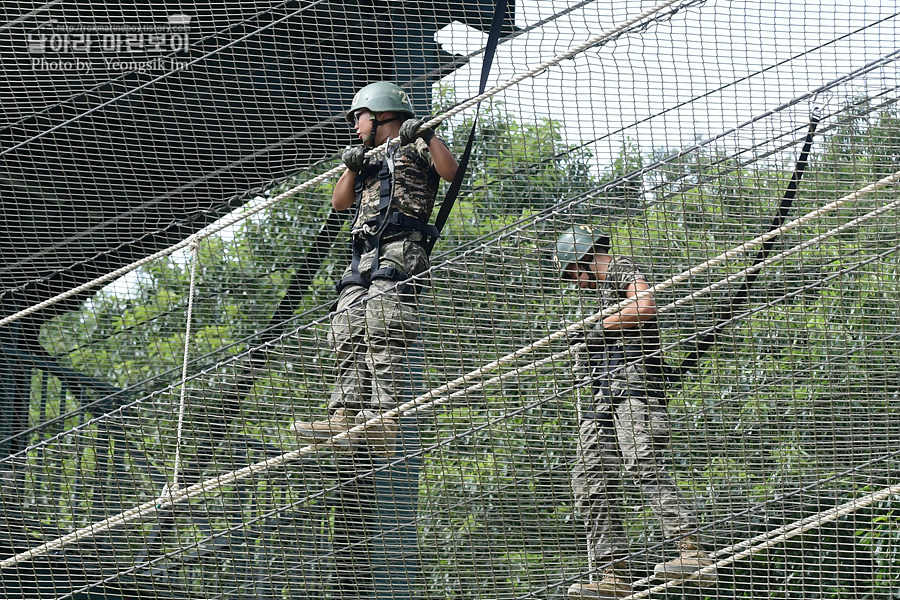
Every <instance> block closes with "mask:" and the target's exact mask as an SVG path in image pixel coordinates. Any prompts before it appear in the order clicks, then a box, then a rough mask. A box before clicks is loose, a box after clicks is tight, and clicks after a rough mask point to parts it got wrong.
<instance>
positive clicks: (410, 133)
mask: <svg viewBox="0 0 900 600" xmlns="http://www.w3.org/2000/svg"><path fill="white" fill-rule="evenodd" d="M426 120H427V119H416V118H412V119H407V120H405V121H403V125H401V126H400V145H401V146H405V145H407V144H412V143H413V142H414V141H416V138H422V139H423V140H424V141H425V143H426V144H428V143H429V142H431V140H432V139H433V138H434V129H432V128H431V127H428V128H426V129H424V130H422V131H419V130H420V129H422V125H424V124H425V121H426Z"/></svg>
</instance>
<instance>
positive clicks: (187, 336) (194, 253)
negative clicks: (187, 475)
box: [160, 240, 200, 496]
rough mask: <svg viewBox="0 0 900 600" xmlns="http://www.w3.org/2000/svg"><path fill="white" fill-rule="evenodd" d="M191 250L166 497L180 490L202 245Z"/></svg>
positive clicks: (196, 245)
mask: <svg viewBox="0 0 900 600" xmlns="http://www.w3.org/2000/svg"><path fill="white" fill-rule="evenodd" d="M190 248H191V281H190V285H189V287H188V304H187V315H185V318H186V319H187V324H186V325H185V327H184V356H183V358H182V364H181V391H180V393H179V396H178V425H177V430H176V432H175V470H174V473H173V474H172V486H171V488H164V489H163V492H162V493H161V494H160V496H165V495H166V493H167V492H168V491H171V490H177V489H178V474H179V471H180V470H181V436H182V431H183V430H184V407H185V401H186V398H187V373H188V364H189V363H190V360H189V356H190V344H191V321H192V320H193V313H194V291H195V290H196V287H197V262H198V261H199V259H200V244H199V243H198V242H197V241H196V240H194V241H192V242H191V243H190Z"/></svg>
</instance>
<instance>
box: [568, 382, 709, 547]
mask: <svg viewBox="0 0 900 600" xmlns="http://www.w3.org/2000/svg"><path fill="white" fill-rule="evenodd" d="M630 369H631V368H630V367H629V370H630ZM630 375H634V373H630ZM636 379H637V378H634V377H629V378H628V379H627V380H626V379H619V380H611V381H609V382H608V385H607V386H604V387H605V388H606V390H598V391H597V392H596V394H595V395H594V396H593V406H592V407H589V408H590V409H592V410H585V411H582V415H581V422H580V425H579V437H578V461H577V463H576V466H575V469H574V471H573V475H572V487H573V490H574V493H575V506H576V510H577V512H578V514H579V516H580V517H581V518H582V519H583V520H584V523H585V525H586V526H587V530H588V552H589V556H591V557H592V558H593V560H594V561H595V562H596V563H601V562H608V561H609V560H612V559H616V558H620V557H623V556H626V555H627V554H628V553H629V543H628V539H627V537H626V535H625V529H624V527H623V511H624V507H623V506H622V504H623V502H624V497H623V493H622V475H623V473H624V474H626V475H628V476H630V477H631V478H632V479H633V480H634V482H635V483H636V484H637V485H638V486H639V487H640V492H641V496H642V498H643V501H644V502H645V503H646V504H648V505H649V506H651V507H652V508H653V510H654V512H655V514H656V516H657V518H658V519H659V520H660V522H661V524H662V528H663V533H664V534H665V535H666V537H673V536H677V535H681V534H685V533H688V532H689V531H692V530H694V529H696V527H697V521H696V518H695V517H694V515H693V513H692V512H691V511H690V510H688V509H687V508H686V506H685V503H684V501H683V499H682V498H681V496H680V494H679V493H678V488H677V487H676V485H675V482H674V481H673V480H672V478H671V476H670V475H669V474H668V473H667V467H668V461H667V460H666V459H665V458H664V453H665V452H667V451H668V446H669V419H668V414H667V411H666V407H665V404H664V391H663V389H662V386H663V385H664V384H663V382H662V381H659V382H656V381H653V380H652V379H651V380H649V381H648V380H646V379H644V380H643V381H644V383H643V384H641V385H638V383H637V381H636ZM607 394H608V395H607Z"/></svg>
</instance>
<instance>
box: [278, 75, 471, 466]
mask: <svg viewBox="0 0 900 600" xmlns="http://www.w3.org/2000/svg"><path fill="white" fill-rule="evenodd" d="M347 120H348V121H349V122H350V123H352V124H354V126H355V129H356V133H357V135H358V136H359V138H360V140H361V142H362V144H361V145H358V146H351V147H350V148H348V149H347V150H345V151H344V154H343V156H342V158H343V161H344V164H345V166H346V167H347V170H346V171H344V173H343V175H342V176H341V177H340V179H339V180H338V182H337V184H336V185H335V188H334V192H333V194H332V199H331V203H332V206H334V208H335V209H336V210H347V209H349V208H351V206H353V205H354V204H355V205H356V216H355V218H354V220H353V223H352V225H351V239H352V247H353V259H352V261H351V264H350V265H349V266H348V267H347V269H346V270H345V272H344V275H343V278H342V280H341V283H340V284H339V286H338V290H339V297H338V300H337V304H336V306H335V309H334V311H333V312H332V314H331V330H330V332H329V342H330V343H331V345H332V347H333V348H334V351H335V355H336V358H337V384H336V385H335V388H334V391H333V393H332V396H331V399H330V401H329V404H328V408H329V413H330V417H329V418H328V419H327V420H323V421H312V422H309V421H298V422H296V423H294V424H293V425H292V426H291V430H292V431H293V432H294V433H295V434H297V435H298V436H300V437H304V438H309V439H324V438H329V437H332V436H333V435H336V434H338V433H340V432H343V431H347V430H348V429H351V428H352V427H353V426H355V425H357V424H361V423H364V422H366V421H370V420H372V419H373V418H377V417H378V416H379V415H380V413H381V412H383V411H385V410H389V409H392V408H395V407H396V406H398V405H399V404H400V400H401V399H408V392H409V390H407V389H406V386H408V385H409V381H410V373H409V365H408V356H407V354H408V352H407V351H408V348H409V346H410V344H411V343H412V342H413V341H414V340H415V339H416V337H417V335H418V331H419V322H418V314H417V310H416V303H415V292H416V285H415V284H410V283H408V282H407V281H406V280H408V279H409V278H410V277H414V276H416V275H419V274H421V273H422V272H424V271H426V270H427V269H428V268H429V262H428V252H427V250H426V248H425V246H424V243H425V241H426V238H427V237H428V236H429V235H436V234H437V231H436V230H435V229H434V227H433V226H430V225H428V221H429V219H430V217H431V212H432V209H433V207H434V202H435V197H436V196H437V191H438V184H439V182H440V180H441V179H444V180H446V181H452V179H453V177H454V175H455V174H456V170H457V162H456V159H455V158H454V156H453V154H451V152H450V151H449V150H448V149H447V146H446V145H444V143H443V142H442V141H441V140H440V138H438V137H437V136H436V135H435V133H434V131H433V130H432V129H431V128H425V127H423V124H424V122H425V121H424V119H416V118H415V117H414V114H413V109H412V106H411V104H410V102H409V98H408V96H407V94H406V92H405V91H404V90H403V89H402V88H400V87H399V86H397V85H394V84H393V83H388V82H379V83H373V84H371V85H368V86H366V87H364V88H363V89H361V90H360V91H359V92H357V94H356V96H355V97H354V99H353V102H352V104H351V106H350V109H349V110H348V111H347ZM396 138H399V140H400V144H399V145H390V146H389V148H388V150H387V152H386V155H385V156H384V157H383V159H382V160H381V161H378V162H377V163H374V164H372V163H370V161H369V160H367V159H366V158H365V156H364V155H365V153H366V151H367V150H369V149H371V148H374V147H376V146H380V145H382V144H384V143H385V142H388V141H389V140H393V139H396ZM397 430H398V423H397V422H396V421H395V420H393V419H387V418H382V419H381V421H380V422H378V424H377V426H376V425H372V426H370V427H369V428H368V429H367V430H366V434H365V435H364V438H365V439H364V440H363V439H361V438H359V437H355V438H352V439H351V438H347V439H344V440H343V441H342V443H343V445H344V446H345V447H346V448H348V449H355V448H356V447H357V445H358V444H359V443H360V442H362V441H365V442H367V445H368V447H369V450H370V451H371V452H372V453H374V454H379V455H383V456H391V455H392V454H393V453H394V443H395V439H396V435H397Z"/></svg>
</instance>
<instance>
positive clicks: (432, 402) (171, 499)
mask: <svg viewBox="0 0 900 600" xmlns="http://www.w3.org/2000/svg"><path fill="white" fill-rule="evenodd" d="M897 181H900V171H897V172H895V173H893V174H892V175H889V176H888V177H885V178H883V179H881V180H879V181H877V182H875V183H872V184H870V185H867V186H865V187H863V188H861V189H859V190H857V191H856V192H853V193H851V194H848V195H846V196H844V197H842V198H840V199H838V200H835V201H833V202H831V203H829V204H826V205H824V206H822V207H820V208H818V209H815V210H813V211H810V212H809V213H807V214H806V215H803V216H802V217H799V218H797V219H794V220H793V221H790V222H789V223H786V224H785V225H783V226H781V227H779V228H777V229H773V230H771V231H769V232H766V233H765V234H762V235H760V236H757V237H756V238H754V239H752V240H749V241H747V242H745V243H743V244H740V245H739V246H736V247H735V248H733V249H731V250H729V251H727V252H723V253H722V254H720V255H718V256H716V257H714V258H712V259H709V260H707V261H704V262H703V263H701V264H699V265H697V266H695V267H693V268H691V269H688V270H686V271H683V272H682V273H680V274H678V275H676V276H674V277H671V278H669V279H667V280H666V281H664V282H662V283H660V284H657V285H655V286H652V287H651V288H649V289H648V290H646V291H645V292H641V293H640V294H638V296H637V298H638V299H639V298H641V297H644V296H648V295H651V294H654V293H656V292H658V291H661V290H664V289H667V288H669V287H671V286H673V285H674V284H676V283H679V282H681V281H685V280H687V279H689V278H690V277H692V276H694V275H697V274H699V273H701V272H703V271H705V270H708V269H709V268H711V267H713V266H716V265H719V264H722V263H723V262H725V261H727V260H729V259H731V258H734V257H737V256H739V255H741V254H743V253H744V252H746V251H747V250H750V249H753V248H756V247H759V246H761V245H762V244H764V243H765V242H766V241H767V240H769V239H772V238H774V237H777V236H779V235H781V234H783V233H785V232H787V231H792V230H794V229H797V228H798V227H800V226H802V225H804V224H806V223H809V222H811V221H813V220H815V219H817V218H820V217H822V216H824V215H827V214H829V213H831V212H833V211H835V210H837V209H839V208H842V207H845V206H847V205H849V204H852V202H854V201H856V200H859V199H860V198H861V197H863V196H865V195H866V194H869V193H872V192H875V191H879V190H881V189H884V188H886V187H888V186H889V185H892V184H893V183H896V182H897ZM897 206H900V200H895V201H894V202H891V203H889V204H887V205H884V206H882V207H880V208H879V209H876V210H874V211H871V212H870V213H867V214H866V215H862V216H860V217H858V218H856V219H854V220H853V221H851V222H848V223H847V224H844V225H841V226H840V227H838V228H835V229H834V230H832V231H831V232H826V233H824V234H821V235H819V236H816V238H814V239H815V240H817V241H821V239H824V238H825V237H827V236H828V235H837V234H838V233H840V232H841V231H844V230H846V229H847V228H849V227H850V226H851V225H850V223H853V225H852V226H855V225H857V224H859V223H861V222H864V221H866V220H868V219H871V218H874V217H876V216H878V215H880V214H883V213H884V212H886V211H888V210H893V209H894V208H896V207H897ZM810 243H813V242H812V241H809V242H807V243H805V244H801V246H802V247H804V248H805V247H807V246H808V245H809V244H810ZM798 251H799V250H795V249H791V250H786V251H784V252H782V253H780V254H778V255H775V256H772V257H769V258H768V259H767V260H766V261H763V262H762V263H759V264H756V265H753V266H751V267H748V268H747V269H744V270H742V271H740V272H738V273H735V274H734V275H731V276H730V277H728V278H725V279H724V280H722V281H721V282H717V283H716V284H712V285H710V286H707V287H706V288H704V290H700V291H697V292H695V293H692V294H689V296H688V297H687V299H685V300H683V301H679V302H676V303H673V304H672V305H673V306H675V305H678V304H680V303H681V302H687V301H689V300H690V299H694V298H697V297H699V296H700V295H702V294H701V292H703V293H708V292H709V291H712V290H714V289H718V287H721V286H722V285H727V283H726V282H727V281H729V280H734V279H735V278H740V277H743V276H745V275H746V274H747V273H748V272H752V271H753V270H758V269H761V268H763V267H765V266H767V265H768V264H771V263H772V262H774V261H776V260H780V259H781V258H783V257H784V256H787V255H789V254H793V253H795V252H798ZM633 301H634V299H630V298H629V299H626V300H623V301H621V302H619V303H617V304H615V305H613V306H610V307H609V308H607V309H604V310H602V311H600V312H598V313H596V314H594V315H591V316H589V317H587V318H585V319H583V320H581V321H578V322H576V323H573V324H571V325H569V326H568V327H566V328H565V329H561V330H559V331H557V332H555V333H553V334H551V335H549V336H546V337H544V338H542V339H540V340H537V341H535V342H532V343H531V344H528V345H526V346H524V347H522V348H520V349H519V350H517V351H515V352H512V353H509V354H507V355H506V356H503V357H501V358H499V359H496V360H494V361H492V362H490V363H488V364H487V365H484V366H482V367H480V368H478V369H475V370H473V371H471V372H469V373H466V374H465V375H463V376H461V377H459V378H457V379H455V380H453V381H450V382H448V383H446V384H444V385H441V386H439V387H437V388H435V389H433V390H430V391H428V392H426V393H424V394H422V395H420V396H418V397H416V398H414V399H413V400H410V401H409V402H406V403H404V404H401V405H400V406H398V407H396V408H394V409H391V410H388V411H385V412H384V413H382V414H379V415H377V416H375V417H373V418H372V419H370V420H368V421H366V422H365V423H362V424H359V425H356V426H354V427H353V428H351V429H349V430H347V431H344V432H341V433H339V434H337V435H335V436H333V437H332V438H330V439H329V440H326V441H323V442H322V443H319V444H312V445H309V446H305V447H303V448H300V449H298V450H294V451H291V452H287V453H284V454H282V455H279V456H275V457H271V458H268V459H266V460H263V461H259V462H256V463H253V464H251V465H248V466H246V467H243V468H241V469H237V470H234V471H230V472H228V473H224V474H221V475H218V476H216V477H213V478H211V479H208V480H204V481H200V482H198V483H196V484H194V485H192V486H190V487H188V488H185V489H179V490H173V491H171V493H170V494H168V495H166V496H161V497H159V498H156V499H154V500H150V501H148V502H145V503H143V504H141V505H139V506H136V507H133V508H131V509H129V510H126V511H123V512H121V513H119V514H117V515H113V516H112V517H109V518H107V519H104V520H102V521H99V522H97V523H94V524H92V525H89V526H87V527H84V528H81V529H79V530H76V531H73V532H71V533H69V534H67V535H64V536H61V537H59V538H57V539H55V540H51V541H49V542H46V543H44V544H41V545H39V546H37V547H35V548H32V549H30V550H26V551H24V552H21V553H19V554H16V555H15V556H12V557H9V558H7V559H4V560H2V561H0V569H2V568H8V567H10V566H14V565H16V564H19V563H21V562H26V561H30V560H33V559H34V558H36V557H38V556H43V555H45V554H47V553H49V552H51V551H53V550H58V549H61V548H64V547H66V546H69V545H71V544H73V543H77V542H80V541H83V540H85V539H90V538H92V537H94V536H96V535H97V534H99V533H103V532H105V531H108V530H110V529H113V528H115V527H120V526H123V525H127V524H130V523H134V522H140V521H143V520H146V519H147V518H149V517H150V516H152V515H154V514H156V513H158V512H159V511H160V510H162V509H165V508H168V507H170V506H173V505H175V504H178V503H181V502H184V501H187V500H190V499H192V498H195V497H199V496H201V495H205V494H208V493H213V492H216V491H217V490H219V489H220V488H221V487H223V486H225V485H228V484H230V483H233V482H235V481H239V480H241V479H244V478H246V477H250V476H252V475H254V474H256V473H262V472H266V471H268V470H270V469H274V468H278V467H281V466H283V465H285V464H287V463H290V462H294V461H296V460H298V459H299V458H301V457H302V456H303V455H304V454H308V453H310V452H314V451H317V450H318V449H320V448H324V447H329V446H331V445H333V444H335V443H342V442H343V441H344V440H345V439H347V438H348V437H350V436H354V435H356V434H358V433H361V432H364V431H366V430H367V429H369V428H371V427H377V426H379V424H380V423H382V422H383V419H385V418H395V417H399V416H407V415H415V414H416V413H417V412H420V411H425V410H433V409H434V408H435V407H437V406H441V405H444V404H447V403H448V402H450V401H452V400H454V399H456V398H459V397H463V396H465V395H467V394H469V393H471V392H472V391H477V390H479V389H481V388H483V387H485V386H487V385H492V384H496V383H499V382H502V381H504V380H505V379H508V378H509V377H511V376H513V375H519V374H521V373H524V372H527V371H531V370H533V369H534V368H535V366H539V365H543V364H548V363H550V362H554V361H557V360H561V359H563V358H565V357H566V356H568V355H570V354H571V352H572V350H573V347H569V348H567V349H566V350H564V351H562V352H559V353H556V354H552V355H550V356H548V357H545V358H542V359H540V360H538V361H535V362H532V363H530V364H528V365H524V366H520V367H515V368H513V369H510V370H509V371H505V372H503V373H500V374H498V375H495V376H493V377H490V378H488V379H484V377H485V375H487V374H489V373H491V372H493V371H496V370H498V369H499V368H500V367H503V366H505V365H508V364H510V363H513V362H515V361H516V360H518V359H519V358H520V357H522V356H526V355H528V354H532V353H534V352H535V351H536V350H538V349H541V348H545V347H547V346H549V345H550V344H551V343H552V342H554V341H557V340H561V339H566V338H568V337H570V336H571V334H572V333H574V332H576V331H578V330H579V329H582V328H584V327H586V326H587V325H589V324H591V323H594V322H596V321H598V320H600V319H603V318H605V317H607V316H609V315H611V314H615V313H616V312H617V311H619V310H621V309H622V307H623V306H625V305H626V304H629V303H631V302H633Z"/></svg>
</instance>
